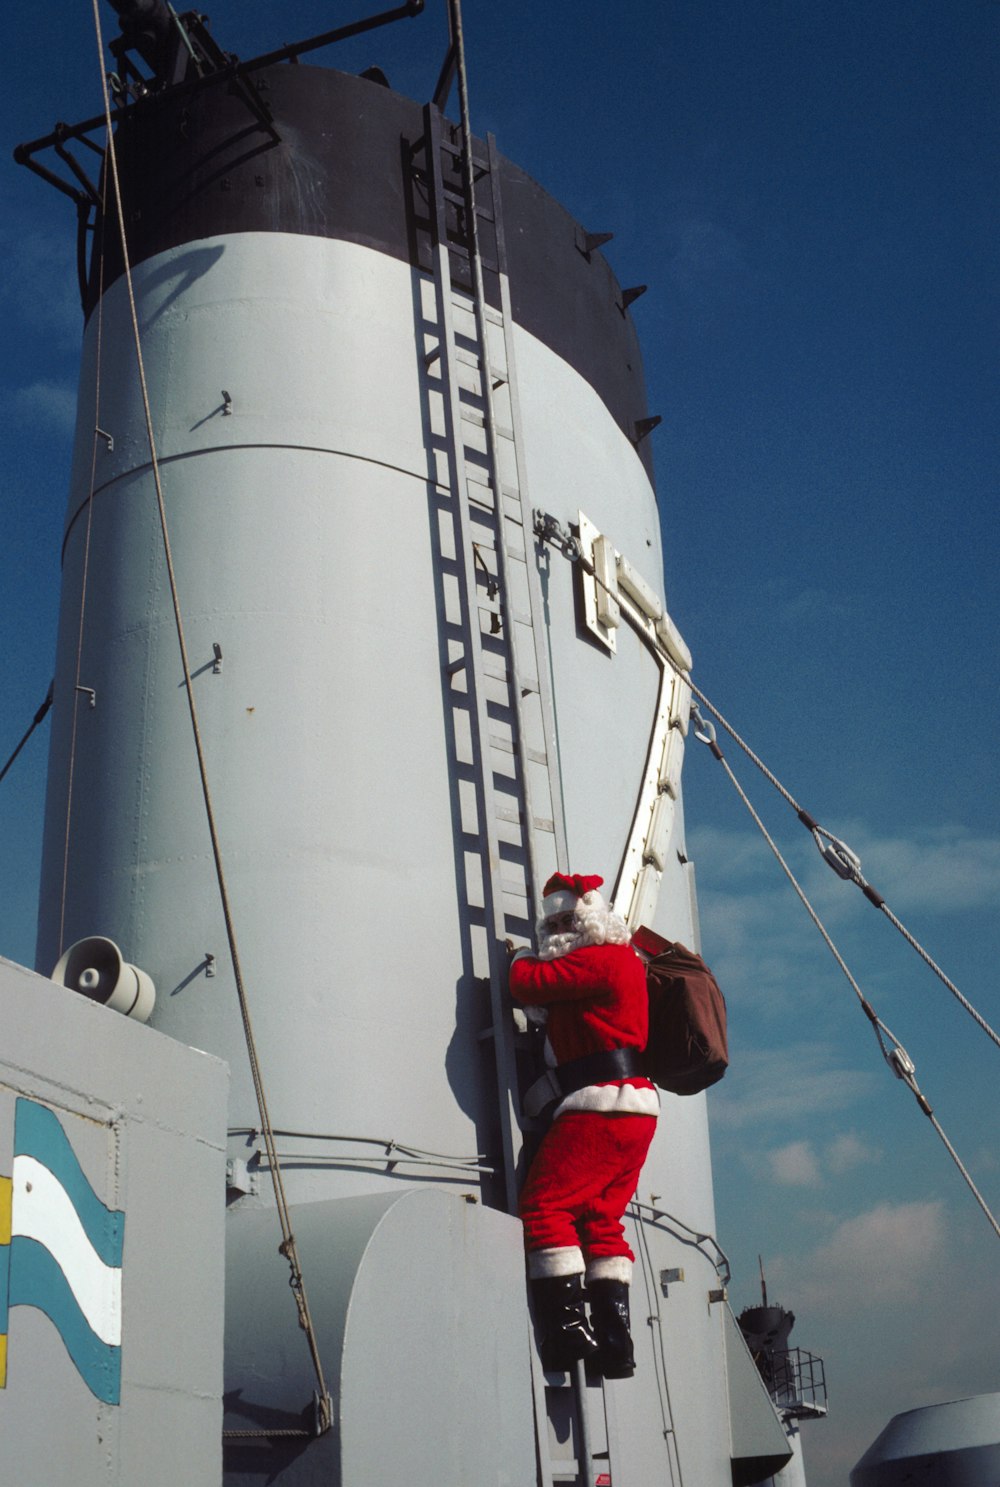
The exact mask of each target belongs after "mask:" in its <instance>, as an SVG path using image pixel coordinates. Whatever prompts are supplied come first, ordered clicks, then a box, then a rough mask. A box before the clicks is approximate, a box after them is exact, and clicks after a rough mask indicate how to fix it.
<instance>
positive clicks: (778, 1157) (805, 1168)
mask: <svg viewBox="0 0 1000 1487" xmlns="http://www.w3.org/2000/svg"><path fill="white" fill-rule="evenodd" d="M767 1162H768V1165H769V1167H770V1169H771V1176H772V1177H773V1178H774V1181H775V1182H778V1183H781V1185H782V1186H783V1187H797V1188H810V1187H818V1186H819V1184H820V1182H821V1180H822V1179H821V1177H820V1170H819V1161H818V1160H817V1157H816V1153H815V1151H814V1150H813V1146H812V1143H811V1142H810V1141H791V1142H789V1144H788V1145H787V1146H777V1147H775V1148H774V1150H773V1151H769V1152H768V1153H767Z"/></svg>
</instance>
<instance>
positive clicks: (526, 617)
mask: <svg viewBox="0 0 1000 1487" xmlns="http://www.w3.org/2000/svg"><path fill="white" fill-rule="evenodd" d="M510 617H511V619H512V620H513V621H514V624H515V625H530V624H531V615H530V614H522V612H521V611H520V610H519V609H512V610H511V612H510Z"/></svg>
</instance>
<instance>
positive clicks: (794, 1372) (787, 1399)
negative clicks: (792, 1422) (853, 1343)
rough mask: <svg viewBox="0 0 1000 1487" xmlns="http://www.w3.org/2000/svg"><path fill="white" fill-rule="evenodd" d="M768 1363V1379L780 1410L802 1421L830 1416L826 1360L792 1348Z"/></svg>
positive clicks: (775, 1354)
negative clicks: (828, 1410) (828, 1414)
mask: <svg viewBox="0 0 1000 1487" xmlns="http://www.w3.org/2000/svg"><path fill="white" fill-rule="evenodd" d="M768 1362H769V1364H770V1368H769V1369H768V1371H767V1373H765V1374H764V1378H765V1382H767V1384H768V1388H769V1391H770V1395H771V1398H772V1399H773V1401H774V1404H775V1407H776V1408H777V1409H779V1410H781V1411H782V1413H784V1414H786V1415H793V1416H795V1417H796V1418H798V1419H808V1418H810V1417H813V1416H816V1415H825V1414H826V1412H827V1403H826V1370H825V1369H824V1366H823V1360H822V1358H817V1357H816V1355H815V1354H814V1353H806V1352H803V1350H802V1349H801V1348H789V1349H788V1351H787V1352H785V1353H773V1354H772V1355H771V1357H770V1359H769V1360H768ZM768 1374H770V1378H768Z"/></svg>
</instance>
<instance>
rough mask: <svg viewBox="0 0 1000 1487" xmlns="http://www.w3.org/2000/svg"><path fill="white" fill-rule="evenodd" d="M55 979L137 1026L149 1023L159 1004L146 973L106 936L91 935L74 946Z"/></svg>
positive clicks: (56, 972)
mask: <svg viewBox="0 0 1000 1487" xmlns="http://www.w3.org/2000/svg"><path fill="white" fill-rule="evenodd" d="M52 979H53V981H56V982H58V983H59V985H60V986H68V987H69V989H70V991H78V992H79V993H80V995H81V996H85V997H89V998H90V1000H91V1001H92V1002H99V1003H100V1004H101V1006H102V1007H110V1008H111V1009H112V1011H114V1012H123V1013H124V1014H125V1016H126V1017H134V1018H135V1019H136V1021H137V1022H148V1021H149V1016H150V1013H151V1012H152V1010H153V1004H154V1002H155V1001H156V988H155V986H154V985H153V982H152V980H151V979H150V977H149V976H147V974H146V972H145V971H140V970H139V967H138V966H133V965H129V963H128V961H126V960H124V959H123V958H122V953H121V951H120V950H119V948H118V946H117V945H116V944H115V942H114V940H107V939H105V938H104V936H103V935H91V936H90V937H89V939H86V940H77V942H76V944H75V945H71V946H70V947H69V949H68V950H67V951H66V953H65V955H63V956H62V958H61V959H60V960H59V963H58V964H57V966H56V968H55V970H54V971H53V972H52Z"/></svg>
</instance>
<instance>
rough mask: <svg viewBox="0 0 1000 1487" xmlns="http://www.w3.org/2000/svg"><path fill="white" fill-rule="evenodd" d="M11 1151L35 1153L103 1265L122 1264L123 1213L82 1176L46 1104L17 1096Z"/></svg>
mask: <svg viewBox="0 0 1000 1487" xmlns="http://www.w3.org/2000/svg"><path fill="white" fill-rule="evenodd" d="M14 1155H15V1156H16V1157H20V1156H25V1157H34V1158H35V1160H36V1161H37V1162H41V1163H42V1165H43V1166H44V1167H48V1169H49V1171H50V1172H51V1173H52V1175H53V1177H55V1178H56V1179H57V1180H58V1181H59V1182H60V1183H62V1185H63V1187H64V1188H65V1190H66V1192H67V1194H68V1196H69V1200H70V1202H71V1203H72V1204H73V1207H74V1208H75V1209H76V1212H77V1215H78V1216H79V1219H80V1222H81V1224H82V1225H83V1227H84V1231H85V1232H86V1235H87V1238H88V1239H89V1240H90V1242H91V1244H92V1245H93V1246H94V1249H95V1250H96V1251H97V1253H98V1254H99V1255H100V1257H101V1259H102V1260H103V1261H104V1263H105V1265H111V1266H115V1267H116V1268H120V1267H121V1263H122V1241H123V1237H124V1233H125V1215H124V1214H123V1213H119V1212H117V1211H116V1210H114V1209H111V1208H106V1207H105V1205H104V1204H103V1203H102V1202H101V1200H100V1198H98V1196H97V1194H96V1193H95V1192H94V1189H93V1188H92V1187H91V1186H90V1183H89V1182H88V1181H87V1178H86V1177H85V1176H84V1172H83V1168H82V1167H81V1166H80V1163H79V1162H78V1161H77V1157H76V1153H75V1151H74V1150H73V1148H72V1146H71V1145H70V1143H69V1137H68V1136H67V1135H66V1132H65V1131H64V1130H63V1128H62V1126H61V1124H60V1122H59V1119H58V1117H57V1116H56V1115H55V1114H54V1113H53V1112H52V1111H51V1110H49V1109H48V1108H47V1106H45V1105H39V1104H37V1103H36V1102H35V1101H34V1100H24V1099H19V1100H18V1101H17V1105H16V1109H15V1113H14Z"/></svg>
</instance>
